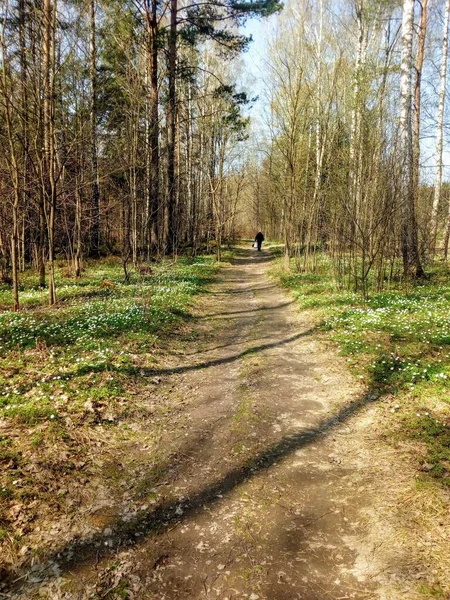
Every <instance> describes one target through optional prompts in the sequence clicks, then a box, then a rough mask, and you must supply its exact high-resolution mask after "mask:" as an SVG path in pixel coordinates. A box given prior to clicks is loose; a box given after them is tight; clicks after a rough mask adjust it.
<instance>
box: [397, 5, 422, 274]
mask: <svg viewBox="0 0 450 600" xmlns="http://www.w3.org/2000/svg"><path fill="white" fill-rule="evenodd" d="M413 30H414V0H404V2H403V18H402V54H401V67H400V126H399V129H400V132H399V133H400V157H399V159H400V167H401V190H400V215H401V244H402V256H403V271H404V273H405V275H406V276H408V275H412V276H414V277H420V276H422V275H423V269H422V265H421V263H420V257H419V249H418V239H417V224H416V214H415V207H414V178H413V136H412V115H411V112H412V111H411V109H412V89H411V70H412V50H413Z"/></svg>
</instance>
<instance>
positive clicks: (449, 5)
mask: <svg viewBox="0 0 450 600" xmlns="http://www.w3.org/2000/svg"><path fill="white" fill-rule="evenodd" d="M449 15H450V0H446V3H445V16H444V31H443V36H442V38H443V39H442V59H441V76H440V83H441V88H440V91H439V107H438V116H437V126H436V179H435V184H434V198H433V208H432V212H431V234H432V236H433V237H432V240H431V241H432V244H433V250H434V251H435V250H436V235H437V224H438V223H437V216H438V210H439V202H440V199H441V189H442V151H443V137H444V136H443V125H444V105H445V87H446V79H447V58H448V25H449Z"/></svg>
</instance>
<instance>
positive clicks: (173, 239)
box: [167, 0, 178, 252]
mask: <svg viewBox="0 0 450 600" xmlns="http://www.w3.org/2000/svg"><path fill="white" fill-rule="evenodd" d="M177 4H178V0H170V31H169V51H168V52H169V65H168V79H169V82H168V88H169V89H168V94H169V97H168V107H167V129H168V132H167V133H168V145H167V186H168V202H167V210H168V240H167V241H168V251H169V252H175V251H176V248H177V243H178V240H177V215H176V182H175V145H176V122H177V119H176V111H177V97H176V85H175V79H176V62H177Z"/></svg>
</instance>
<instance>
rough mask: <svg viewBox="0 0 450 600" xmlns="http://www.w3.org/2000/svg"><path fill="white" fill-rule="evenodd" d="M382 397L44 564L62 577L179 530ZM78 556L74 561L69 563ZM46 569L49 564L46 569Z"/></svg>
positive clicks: (366, 397)
mask: <svg viewBox="0 0 450 600" xmlns="http://www.w3.org/2000/svg"><path fill="white" fill-rule="evenodd" d="M377 399H378V395H377V394H375V393H374V392H373V391H371V390H368V391H367V392H366V393H365V394H363V395H362V396H361V397H360V398H359V399H355V400H354V401H350V403H348V404H346V405H344V406H343V407H341V408H340V410H338V411H337V412H336V413H334V414H332V415H330V416H328V417H326V418H325V419H323V420H322V421H320V422H319V423H318V424H317V425H315V426H313V427H310V428H305V429H303V430H301V431H298V432H297V433H295V434H292V435H287V436H284V437H283V438H282V439H280V440H279V441H278V442H276V443H274V444H272V445H271V446H269V447H268V448H266V449H264V450H263V451H261V452H259V453H258V454H257V455H255V456H254V457H251V458H249V459H248V460H246V461H245V462H244V463H243V464H241V465H240V466H237V467H235V468H233V469H231V470H230V471H229V472H228V473H226V474H225V475H224V476H223V477H221V478H219V479H218V480H216V481H213V482H212V483H210V484H208V485H207V486H205V487H203V488H202V489H200V490H198V491H197V492H193V493H192V494H191V495H190V496H188V497H187V498H185V499H184V500H183V501H182V502H180V501H179V500H178V501H173V500H172V501H169V502H166V503H163V504H160V505H159V506H157V507H156V508H154V509H151V510H148V511H142V512H141V513H140V514H139V515H138V516H137V517H136V518H135V519H133V520H131V521H129V522H126V523H125V522H123V521H117V522H116V523H115V524H114V525H110V528H111V529H112V545H111V546H107V547H105V544H104V542H105V537H104V534H103V532H99V533H97V534H95V535H94V536H93V537H90V539H88V540H83V539H82V540H75V541H73V542H71V543H69V544H67V545H66V546H65V547H62V548H60V549H59V550H57V551H55V552H53V553H52V554H49V555H47V556H46V557H45V560H46V561H48V563H49V564H51V563H52V562H53V563H54V562H57V563H58V565H59V568H60V570H61V571H62V573H67V572H69V571H70V570H71V569H73V568H75V567H76V566H82V565H89V564H90V565H94V564H97V563H98V561H99V559H100V558H102V557H107V556H110V555H114V554H115V553H116V552H117V551H119V550H120V549H123V548H125V547H129V546H134V545H137V544H139V543H142V542H143V541H145V537H146V536H148V535H150V534H155V533H163V532H164V531H166V530H168V529H172V528H173V527H175V526H177V525H179V524H180V523H182V522H184V521H185V520H186V519H188V518H190V517H191V516H193V515H195V514H196V512H198V511H201V510H203V509H204V508H206V507H210V506H211V505H214V504H215V503H217V502H218V501H221V500H222V498H223V497H224V496H225V495H226V494H228V493H230V492H232V491H233V490H234V489H236V488H237V487H238V486H240V485H241V484H243V483H245V482H246V481H247V480H249V479H251V478H252V477H255V476H257V475H259V474H260V473H262V472H264V471H265V470H267V469H269V468H270V467H271V466H273V465H274V464H276V463H278V461H280V460H284V459H286V458H288V457H289V456H290V455H292V454H293V453H294V452H296V451H298V450H301V449H302V448H305V447H307V446H309V445H310V444H312V443H314V442H316V441H317V440H318V438H320V437H321V436H324V435H326V434H327V433H328V432H329V431H332V430H333V429H334V428H336V427H338V426H339V425H340V424H342V423H343V422H345V421H347V420H348V419H350V418H351V417H352V416H354V415H355V414H357V413H358V412H359V411H361V410H362V409H363V408H365V407H366V406H368V405H369V404H372V403H374V402H375V401H376V400H377ZM74 555H76V558H75V559H74V558H69V557H73V556H74ZM43 569H45V565H44V567H43ZM26 575H27V567H26V566H24V567H22V571H21V572H20V573H17V572H16V573H14V575H11V580H12V582H11V591H19V590H20V584H19V583H14V582H18V581H19V580H21V581H22V580H23V579H24V578H25V577H26ZM46 575H47V580H48V579H51V578H54V577H55V575H54V573H52V571H51V569H49V572H48V573H46Z"/></svg>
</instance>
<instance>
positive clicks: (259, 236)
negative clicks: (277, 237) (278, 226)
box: [255, 231, 264, 242]
mask: <svg viewBox="0 0 450 600" xmlns="http://www.w3.org/2000/svg"><path fill="white" fill-rule="evenodd" d="M263 241H264V235H263V234H262V232H261V231H259V232H258V233H257V234H256V237H255V242H263Z"/></svg>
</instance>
